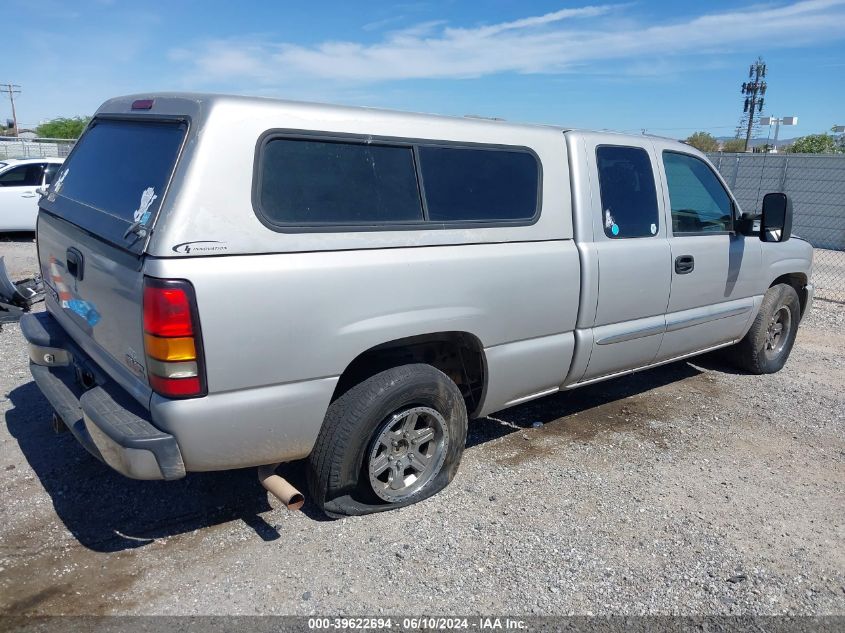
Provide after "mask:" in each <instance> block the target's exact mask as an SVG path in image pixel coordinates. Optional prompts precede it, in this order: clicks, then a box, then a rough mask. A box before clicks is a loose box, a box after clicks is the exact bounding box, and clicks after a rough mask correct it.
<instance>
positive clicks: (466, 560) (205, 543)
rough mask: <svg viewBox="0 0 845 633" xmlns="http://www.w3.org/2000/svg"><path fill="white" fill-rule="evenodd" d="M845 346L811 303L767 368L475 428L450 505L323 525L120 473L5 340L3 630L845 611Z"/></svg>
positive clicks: (0, 407) (660, 372)
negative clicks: (237, 617)
mask: <svg viewBox="0 0 845 633" xmlns="http://www.w3.org/2000/svg"><path fill="white" fill-rule="evenodd" d="M18 244H19V243H12V244H11V248H10V244H9V243H0V255H4V254H5V255H8V254H9V253H10V252H14V253H17V254H18V255H21V254H22V253H23V252H24V251H21V252H18V249H20V248H23V247H19V246H18ZM28 248H29V250H30V254H29V255H28V257H29V258H30V259H29V260H28V261H29V262H30V263H29V264H27V263H26V261H27V256H26V255H25V254H24V256H23V260H22V261H21V262H19V263H16V264H15V266H17V267H18V268H13V270H19V271H21V272H27V266H28V265H29V266H33V263H32V254H31V253H32V246H31V243H30V245H29V246H28ZM14 259H18V258H17V257H15V258H14ZM30 272H32V271H30ZM843 332H845V307H843V306H842V305H840V304H836V303H830V302H825V301H820V302H817V304H816V308H815V310H814V311H813V312H812V313H811V314H810V316H809V317H808V318H807V319H806V320H805V322H804V323H803V324H802V326H801V330H800V332H799V337H798V342H797V344H796V347H795V349H794V351H793V354H792V358H791V359H790V361H789V363H788V364H787V366H786V368H785V369H784V370H783V371H781V372H780V373H778V374H775V375H772V376H762V377H761V376H748V375H742V374H738V373H734V372H733V371H732V370H730V369H729V368H727V367H725V366H724V365H723V364H721V363H720V362H719V361H718V360H717V359H713V358H709V357H708V358H703V359H697V360H695V361H694V362H692V363H684V362H681V363H675V364H672V365H668V366H665V367H663V368H659V369H655V370H652V371H648V372H644V373H641V374H638V375H635V376H632V377H629V378H624V379H619V380H615V381H611V382H608V383H604V384H599V385H595V386H592V387H586V388H584V389H581V390H578V391H574V392H569V393H565V394H560V395H556V396H551V397H548V398H545V399H542V400H539V401H536V402H533V403H530V404H527V405H523V406H521V407H517V408H514V409H510V410H507V411H504V412H500V413H499V414H498V415H495V416H492V417H490V418H485V419H482V420H478V421H476V422H474V423H473V424H472V425H471V426H470V435H469V440H468V449H467V451H466V454H465V456H464V460H463V463H462V465H461V468H460V471H459V473H458V476H457V477H456V479H455V481H454V482H453V483H452V484H451V485H450V486H449V487H448V488H447V489H446V490H445V491H443V492H442V493H441V494H439V495H437V496H435V497H434V498H432V499H429V500H427V501H425V502H423V503H420V504H417V505H415V506H412V507H409V508H405V509H402V510H398V511H394V512H389V513H384V514H380V515H374V516H369V517H359V518H351V519H345V520H341V521H327V520H324V519H323V518H322V517H321V516H320V515H318V514H317V513H316V511H315V510H314V509H313V508H312V507H310V506H309V505H308V504H307V503H306V506H305V511H304V512H300V513H289V512H287V511H286V510H285V509H284V508H280V507H279V504H278V503H277V502H276V501H274V500H271V499H268V496H267V494H266V493H265V492H263V490H262V489H261V488H260V486H259V485H258V483H257V481H256V479H255V473H254V470H244V471H234V472H228V473H209V474H195V475H190V476H189V477H187V478H185V479H184V480H181V481H178V482H170V483H164V482H137V481H130V480H128V479H125V478H122V477H121V476H119V475H117V474H115V473H113V472H112V471H110V470H109V469H108V468H107V467H105V466H103V465H101V464H100V463H98V462H97V461H96V460H94V459H93V458H91V457H89V456H88V455H87V453H85V452H84V450H83V449H82V448H81V447H80V446H78V445H77V444H76V442H75V441H74V440H73V438H72V437H71V436H70V435H69V434H63V435H54V434H53V432H52V431H51V430H50V427H49V414H50V411H49V408H48V406H47V404H46V402H45V400H44V399H43V397H42V396H41V394H40V393H39V391H38V390H37V388H36V387H35V386H34V384H33V383H32V381H31V378H30V375H29V372H28V369H27V360H26V355H25V348H24V345H23V342H22V340H21V337H20V332H19V328H18V327H17V326H16V325H13V326H7V327H4V328H3V331H2V332H0V363H2V365H0V366H2V368H3V371H2V372H0V416H3V418H4V420H5V424H4V425H3V426H2V428H0V469H2V475H3V479H4V483H3V486H2V488H0V615H2V614H22V613H33V614H35V613H37V614H60V613H63V614H116V613H120V614H256V613H266V614H270V613H273V614H336V613H341V614H382V613H384V614H397V615H409V614H415V615H431V614H447V615H448V614H465V615H471V614H489V613H498V614H501V613H512V614H521V615H531V614H543V615H547V614H684V615H698V614H708V615H711V614H743V615H747V614H760V615H769V614H771V615H774V614H802V615H803V614H808V615H809V614H812V615H821V614H845V498H844V497H843V491H845V468H843V461H845V396H843V394H842V387H843V385H845V355H843V350H845V334H843ZM537 421H539V422H543V426H542V427H540V428H532V423H534V422H537ZM233 423H236V421H233ZM285 468H286V475H287V476H288V477H289V479H290V480H291V481H293V482H294V483H295V484H297V485H300V486H302V485H303V484H304V482H303V468H302V465H301V464H291V465H289V466H286V467H285ZM303 489H304V488H303Z"/></svg>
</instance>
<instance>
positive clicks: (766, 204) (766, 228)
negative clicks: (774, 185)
mask: <svg viewBox="0 0 845 633" xmlns="http://www.w3.org/2000/svg"><path fill="white" fill-rule="evenodd" d="M790 235H792V200H790V199H789V196H787V195H786V194H785V193H767V194H766V195H765V196H763V212H762V214H761V215H760V240H761V241H763V242H785V241H786V240H788V239H789V236H790Z"/></svg>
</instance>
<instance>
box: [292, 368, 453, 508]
mask: <svg viewBox="0 0 845 633" xmlns="http://www.w3.org/2000/svg"><path fill="white" fill-rule="evenodd" d="M466 433H467V412H466V406H465V404H464V400H463V397H462V396H461V392H460V390H459V389H458V387H457V386H456V385H455V383H454V382H452V380H451V379H449V377H448V376H446V374H444V373H443V372H441V371H439V370H437V369H435V368H434V367H432V366H430V365H424V364H414V365H403V366H401V367H395V368H392V369H388V370H385V371H383V372H380V373H378V374H376V375H375V376H372V377H371V378H368V379H367V380H365V381H364V382H362V383H359V384H358V385H356V386H354V387H353V388H352V389H350V390H349V391H347V392H346V393H345V394H343V395H342V396H341V397H340V398H338V399H337V400H335V401H334V402H333V403H332V404H331V406H330V407H329V409H328V411H327V413H326V418H325V420H324V421H323V427H322V428H321V429H320V434H319V436H318V437H317V442H316V444H315V446H314V450H313V451H312V453H311V456H310V457H309V460H308V489H309V492H310V496H311V498H312V499H313V500H314V502H315V503H316V504H317V506H319V508H320V509H321V510H322V511H323V512H324V513H326V514H327V515H328V516H330V517H335V518H337V517H341V516H346V515H360V514H369V513H371V512H381V511H384V510H392V509H394V508H399V507H403V506H407V505H410V504H412V503H416V502H417V501H421V500H423V499H426V498H428V497H430V496H432V495H433V494H435V493H437V492H439V491H440V490H442V489H443V488H445V487H446V485H447V484H448V483H449V482H450V481H451V480H452V478H453V477H454V476H455V473H456V472H457V470H458V464H459V463H460V460H461V455H462V454H463V450H464V445H465V443H466Z"/></svg>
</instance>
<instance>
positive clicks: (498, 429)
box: [467, 359, 721, 448]
mask: <svg viewBox="0 0 845 633" xmlns="http://www.w3.org/2000/svg"><path fill="white" fill-rule="evenodd" d="M698 360H699V359H696V362H698ZM713 362H714V363H716V362H718V361H713ZM719 367H721V366H719ZM714 368H715V364H714ZM701 373H702V372H701V371H700V370H698V369H696V368H695V367H693V366H692V365H690V364H689V363H687V362H685V361H680V362H677V363H671V364H668V365H662V366H660V367H656V368H654V369H650V370H648V371H642V372H637V373H635V374H631V375H628V376H623V377H620V378H615V379H612V380H607V381H605V382H599V383H596V384H593V385H589V386H586V387H579V388H578V389H574V390H572V391H562V392H559V393H556V394H554V395H551V396H546V397H545V398H540V399H538V400H532V401H531V402H527V403H525V404H522V405H518V406H515V407H511V408H510V409H506V410H504V411H499V412H498V413H495V414H493V415H492V416H488V417H486V418H482V419H480V420H476V421H474V422H471V423H470V425H469V432H468V434H467V448H471V447H473V446H476V445H478V444H483V443H484V442H490V441H492V440H495V439H498V438H500V437H503V436H505V435H509V434H511V433H515V432H517V431H522V430H524V429H528V428H532V427H533V426H534V425H535V424H536V423H540V424H542V425H544V426H545V425H546V424H549V423H553V422H555V421H558V420H561V419H562V418H567V417H569V416H573V415H576V414H582V413H585V412H589V411H592V410H594V409H597V408H598V407H602V406H603V405H607V404H610V403H621V402H623V401H625V400H627V399H629V398H631V397H633V396H636V395H639V394H643V393H645V392H647V391H649V390H651V389H656V388H658V387H663V386H665V385H669V384H672V383H675V382H679V381H681V380H685V379H687V378H692V377H694V376H698V375H700V374H701ZM646 398H647V396H646ZM611 417H617V418H618V426H619V427H620V428H624V427H625V415H624V414H622V415H616V416H611ZM586 422H587V420H586V419H585V418H577V417H576V418H574V419H573V421H572V426H575V427H576V428H577V426H578V424H581V423H586ZM604 426H607V427H608V428H612V427H613V426H614V423H613V422H612V421H611V422H609V423H606V424H604Z"/></svg>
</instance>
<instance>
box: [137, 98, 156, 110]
mask: <svg viewBox="0 0 845 633" xmlns="http://www.w3.org/2000/svg"><path fill="white" fill-rule="evenodd" d="M154 103H155V99H135V101H133V102H132V109H133V110H152V108H153V104H154Z"/></svg>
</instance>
